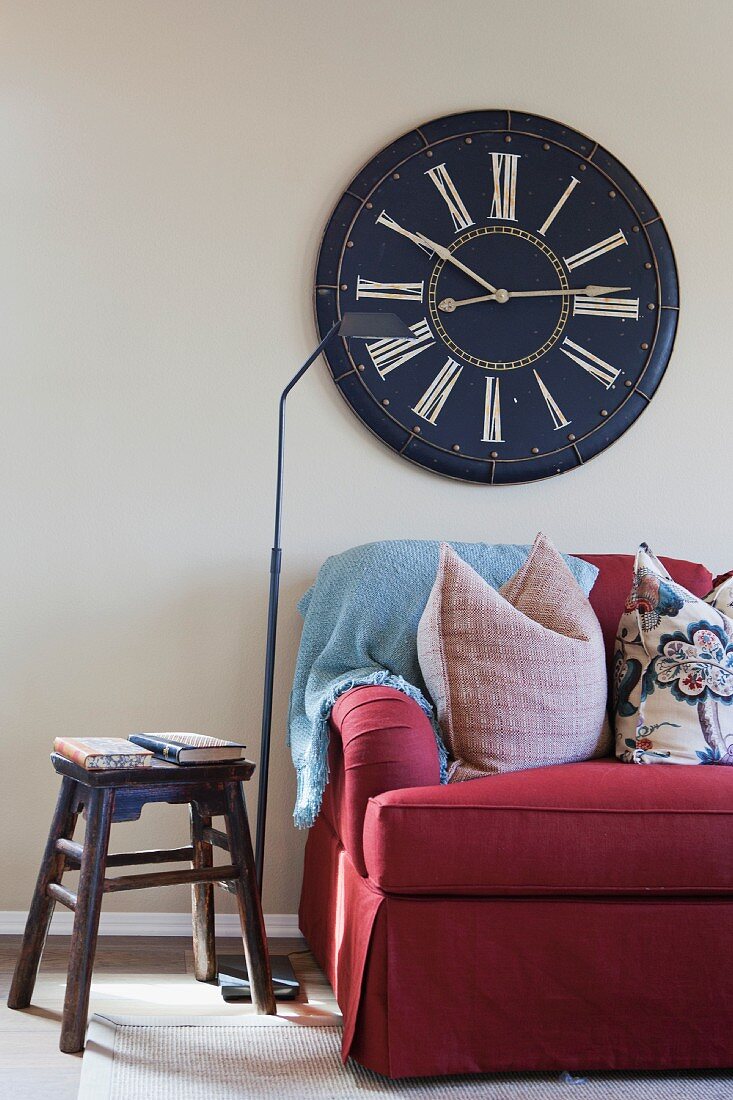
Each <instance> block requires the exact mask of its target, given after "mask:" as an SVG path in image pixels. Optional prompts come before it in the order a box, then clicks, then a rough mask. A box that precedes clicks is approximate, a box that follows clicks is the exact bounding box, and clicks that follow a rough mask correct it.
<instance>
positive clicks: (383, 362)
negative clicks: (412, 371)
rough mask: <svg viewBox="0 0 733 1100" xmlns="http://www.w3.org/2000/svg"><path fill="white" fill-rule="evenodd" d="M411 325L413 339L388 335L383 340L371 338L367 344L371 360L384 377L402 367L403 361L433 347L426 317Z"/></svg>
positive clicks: (433, 341)
mask: <svg viewBox="0 0 733 1100" xmlns="http://www.w3.org/2000/svg"><path fill="white" fill-rule="evenodd" d="M409 327H410V332H412V333H413V339H411V340H408V339H403V338H402V337H401V336H400V337H397V339H393V338H392V337H391V336H387V337H385V338H384V339H382V340H371V341H369V343H368V344H367V351H368V352H369V356H370V358H371V361H372V363H374V366H375V367H376V368H377V370H378V372H379V374H380V376H381V377H382V378H386V377H387V375H388V374H389V372H390V371H393V370H396V369H397V367H401V366H402V364H403V363H406V362H407V361H408V360H409V359H413V358H414V357H415V356H416V355H419V354H420V352H421V351H425V350H426V348H431V347H432V346H433V344H434V343H435V340H434V339H433V334H432V332H431V331H430V326H429V325H428V322H427V318H426V317H423V319H422V321H418V322H417V324H415V325H410V326H409Z"/></svg>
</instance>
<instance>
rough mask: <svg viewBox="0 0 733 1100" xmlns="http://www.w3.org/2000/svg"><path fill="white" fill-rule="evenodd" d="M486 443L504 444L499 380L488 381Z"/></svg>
mask: <svg viewBox="0 0 733 1100" xmlns="http://www.w3.org/2000/svg"><path fill="white" fill-rule="evenodd" d="M482 439H483V442H484V443H503V442H504V439H503V438H502V434H501V404H500V401H499V379H498V378H487V379H486V401H485V402H484V434H483V436H482Z"/></svg>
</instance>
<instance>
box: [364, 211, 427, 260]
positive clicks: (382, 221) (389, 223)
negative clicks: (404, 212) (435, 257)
mask: <svg viewBox="0 0 733 1100" xmlns="http://www.w3.org/2000/svg"><path fill="white" fill-rule="evenodd" d="M377 225H385V226H386V227H387V229H392V230H393V231H394V232H395V233H399V234H400V235H401V236H403V237H407V239H408V241H412V242H413V243H414V244H416V245H417V246H418V248H422V250H423V252H427V254H428V256H432V254H433V253H432V252H431V250H430V249H429V248H428V247H427V245H424V244H423V243H422V241H421V240H420V238H419V237H418V236H417V234H416V233H411V232H410V230H409V229H403V227H402V226H401V225H400V224H399V222H396V221H395V220H394V218H390V216H389V214H388V213H387V211H386V210H383V211H382V213H381V214H380V215H379V217H378V218H377Z"/></svg>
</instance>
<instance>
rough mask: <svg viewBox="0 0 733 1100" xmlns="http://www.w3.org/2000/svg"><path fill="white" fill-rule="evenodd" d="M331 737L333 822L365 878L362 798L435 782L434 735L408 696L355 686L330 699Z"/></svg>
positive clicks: (364, 801)
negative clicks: (335, 789)
mask: <svg viewBox="0 0 733 1100" xmlns="http://www.w3.org/2000/svg"><path fill="white" fill-rule="evenodd" d="M331 734H332V738H333V740H335V742H336V747H335V752H336V753H337V754H339V755H340V756H341V757H342V765H341V767H340V768H339V767H337V766H336V761H335V760H334V758H333V757H332V760H331V764H332V771H331V774H332V775H333V776H338V778H336V780H335V781H336V783H337V784H338V786H339V789H338V792H337V793H336V792H334V793H335V795H336V797H334V799H333V803H332V804H333V805H334V807H335V814H334V817H335V824H336V827H337V830H338V833H339V836H340V837H341V840H342V841H343V843H344V846H345V848H346V850H347V852H349V854H350V856H351V859H352V862H353V864H354V866H355V867H356V869H357V870H358V871H359V873H360V874H362V875H365V874H366V873H367V872H366V867H365V866H364V855H363V852H362V837H363V830H364V812H365V810H366V806H367V802H368V800H369V799H370V798H371V797H372V796H373V795H377V794H381V793H382V791H392V790H395V789H397V788H399V787H423V786H427V785H429V784H438V783H440V765H439V762H438V749H437V746H436V744H435V734H434V733H433V728H432V726H431V724H430V720H429V718H428V716H427V715H426V714H425V712H424V711H423V710H421V709H420V707H419V706H418V705H417V703H415V702H414V701H413V700H412V699H410V698H409V696H407V695H404V694H403V693H402V692H401V691H397V690H396V689H395V688H391V687H357V688H353V689H352V690H351V691H348V692H345V693H344V694H343V695H341V696H340V697H339V698H338V699H337V700H336V705H335V706H334V708H333V710H332V712H331Z"/></svg>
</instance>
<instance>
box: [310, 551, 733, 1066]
mask: <svg viewBox="0 0 733 1100" xmlns="http://www.w3.org/2000/svg"><path fill="white" fill-rule="evenodd" d="M586 560H588V561H590V562H593V563H594V564H597V565H599V566H600V568H601V575H600V577H599V579H598V581H597V582H596V585H595V588H594V590H593V593H592V594H591V602H592V604H593V606H594V609H595V611H596V614H597V615H598V617H599V619H600V621H601V625H602V627H603V630H604V635H605V640H606V646H607V649H608V651H609V656H610V654H611V652H612V650H613V638H614V635H615V632H616V628H617V625H618V620H619V618H620V616H621V610H622V607H623V603H624V601H625V599H626V596H627V594H628V590H629V588H630V586H631V571H632V558H631V557H630V556H622V555H602V556H598V555H587V556H586ZM665 565H666V566H667V568H668V569H669V571H670V573H671V574H672V576H673V577H674V578H675V579H676V580H678V581H679V582H680V583H681V584H683V585H684V586H685V587H686V588H689V589H691V590H692V591H693V592H695V593H696V594H697V595H705V594H707V592H708V591H709V590H710V588H711V587H712V578H711V576H710V574H709V573H708V572H707V570H705V569H704V567H702V566H697V565H693V564H691V563H686V562H674V561H670V560H668V559H667V560H665ZM370 692H373V693H375V694H369V693H370ZM330 752H331V767H332V773H331V782H330V784H329V788H328V789H327V792H326V798H325V799H324V806H323V811H322V813H321V815H320V817H319V819H318V821H317V822H316V825H315V827H314V828H313V829H312V830H311V831H310V835H309V837H308V843H307V845H306V858H305V872H304V879H303V891H302V895H301V906H300V926H301V929H302V930H303V933H304V935H305V936H306V939H307V940H308V942H309V943H310V944H311V946H312V948H313V951H314V953H315V955H316V958H317V959H318V961H319V962H320V963H321V965H322V966H323V967H324V969H325V971H326V973H327V975H328V977H329V979H330V980H331V982H332V984H333V986H334V989H335V991H336V996H337V998H338V1002H339V1004H340V1006H341V1008H342V1011H343V1013H344V1032H343V1048H342V1053H343V1056H344V1057H346V1056H347V1055H348V1054H349V1053H351V1054H353V1056H354V1057H355V1058H356V1059H357V1060H358V1061H359V1062H361V1063H362V1064H363V1065H365V1066H368V1067H370V1068H371V1069H374V1070H376V1071H377V1072H380V1073H383V1074H387V1075H389V1076H392V1077H404V1076H426V1075H431V1074H450V1073H475V1072H502V1071H510V1070H516V1071H529V1070H553V1071H559V1070H562V1069H568V1070H576V1071H578V1072H581V1073H582V1072H585V1071H592V1070H623V1069H627V1070H673V1069H679V1068H718V1067H721V1068H728V1067H730V1066H731V1065H733V1013H732V1010H731V1001H730V996H729V993H730V988H731V983H732V982H733V953H731V950H730V944H731V942H733V897H731V896H726V894H727V893H728V892H733V889H732V888H733V871H732V870H731V867H730V857H729V853H730V850H731V840H732V839H733V836H732V835H731V828H732V825H733V798H731V797H730V796H731V793H733V791H732V789H731V785H732V784H733V771H731V770H730V769H724V768H720V769H716V768H705V767H697V768H683V767H667V768H665V767H632V766H630V765H625V764H621V763H618V762H615V761H610V760H609V761H593V762H588V763H584V764H578V765H564V766H560V767H556V768H546V769H534V770H532V771H527V772H516V773H510V774H508V775H502V776H492V777H489V778H487V779H482V780H474V781H472V782H470V783H465V784H458V785H455V786H453V787H447V788H446V787H440V786H439V785H438V780H437V753H436V750H435V744H434V741H433V735H432V730H431V729H430V724H429V723H428V722H427V720H426V719H425V716H424V715H423V714H422V711H421V710H420V708H419V707H417V706H416V705H415V704H414V703H412V702H411V701H410V700H408V699H407V698H406V697H405V696H402V695H400V694H399V693H398V692H394V691H393V690H392V689H362V688H358V689H355V690H354V691H352V692H349V693H347V694H345V695H344V696H342V697H341V699H340V700H339V702H338V703H337V706H336V707H335V708H334V714H333V720H332V738H331V750H330ZM729 772H730V774H729ZM389 792H391V793H389ZM479 796H480V797H479ZM365 811H366V822H365V821H364V814H365ZM362 833H363V837H362ZM362 839H363V841H364V847H363V848H362ZM343 841H346V843H347V847H346V848H345V847H344V843H343ZM464 854H465V858H464ZM352 855H353V857H354V858H353V860H352V858H351V857H352ZM364 859H365V860H366V862H364ZM357 863H358V868H357V866H356V864H357ZM367 868H368V870H369V873H370V875H371V876H372V877H371V878H369V877H364V874H365V872H366V870H367ZM380 883H381V885H380ZM451 886H453V887H456V886H458V887H460V890H461V896H453V895H452V894H451V893H450V890H451ZM383 887H385V888H383ZM386 887H389V889H390V890H392V891H396V890H405V889H409V890H415V891H416V890H417V889H422V890H423V892H422V893H417V892H415V893H406V894H398V893H396V892H391V893H390V892H387V889H386ZM507 888H508V889H507ZM568 889H572V892H573V894H574V895H575V896H572V897H569V896H568V894H567V890H568ZM490 890H494V891H496V894H495V895H494V896H478V895H479V894H480V893H481V892H482V891H483V892H484V893H486V894H487V895H488V891H490ZM629 890H631V891H632V893H626V892H625V891H629ZM425 891H427V892H425ZM502 891H503V892H502ZM509 892H511V894H512V895H515V896H507V894H508V893H509ZM548 892H549V893H548ZM589 892H590V896H589ZM527 893H530V894H532V895H535V896H526V895H527ZM649 894H656V896H652V897H650V896H649ZM497 895H498V896H497Z"/></svg>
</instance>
